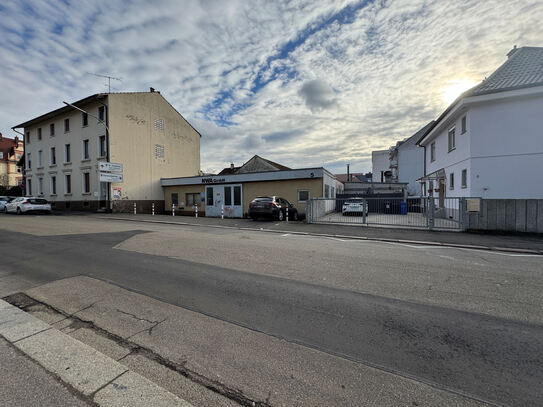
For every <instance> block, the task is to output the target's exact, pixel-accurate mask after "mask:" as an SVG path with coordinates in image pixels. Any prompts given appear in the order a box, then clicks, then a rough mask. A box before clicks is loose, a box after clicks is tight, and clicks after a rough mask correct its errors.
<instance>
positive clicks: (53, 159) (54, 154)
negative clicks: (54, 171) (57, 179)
mask: <svg viewBox="0 0 543 407" xmlns="http://www.w3.org/2000/svg"><path fill="white" fill-rule="evenodd" d="M56 164H57V152H56V148H55V147H51V165H56Z"/></svg>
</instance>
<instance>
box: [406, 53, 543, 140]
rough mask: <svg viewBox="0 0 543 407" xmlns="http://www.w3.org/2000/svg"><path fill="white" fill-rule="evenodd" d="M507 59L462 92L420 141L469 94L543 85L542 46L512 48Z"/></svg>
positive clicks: (480, 94)
mask: <svg viewBox="0 0 543 407" xmlns="http://www.w3.org/2000/svg"><path fill="white" fill-rule="evenodd" d="M507 57H508V59H507V60H506V61H505V62H504V63H503V64H502V65H501V66H500V67H499V68H498V69H496V70H495V71H494V72H493V73H492V74H491V75H490V76H489V77H488V78H486V79H485V80H483V82H481V83H480V84H479V85H476V86H474V87H473V88H471V89H469V90H467V91H465V92H464V93H462V94H461V95H460V96H458V98H456V100H455V101H454V102H453V103H452V104H451V105H450V106H449V107H447V109H445V111H444V112H443V113H442V114H441V115H440V116H439V117H438V118H437V120H436V121H435V122H434V123H433V125H431V126H429V127H428V128H427V129H426V131H425V132H424V133H423V134H422V135H421V136H420V138H419V140H418V141H417V144H418V143H420V142H421V141H422V140H423V139H424V138H425V137H426V136H427V135H428V134H429V133H430V132H431V131H432V130H433V129H434V128H435V127H436V126H437V125H438V124H439V123H440V122H441V120H443V119H444V118H445V117H446V116H447V114H448V113H449V112H450V111H451V110H452V109H453V108H454V107H455V106H456V105H457V104H458V103H459V102H460V101H461V100H462V99H465V98H467V97H471V96H482V95H488V94H491V93H498V92H506V91H511V90H517V89H524V88H531V87H535V86H543V47H521V48H517V47H516V46H515V48H513V49H512V50H511V51H509V52H508V53H507Z"/></svg>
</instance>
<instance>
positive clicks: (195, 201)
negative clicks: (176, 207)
mask: <svg viewBox="0 0 543 407" xmlns="http://www.w3.org/2000/svg"><path fill="white" fill-rule="evenodd" d="M185 201H186V202H187V207H191V206H195V205H196V206H200V194H194V193H190V194H185Z"/></svg>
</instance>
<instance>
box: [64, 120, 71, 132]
mask: <svg viewBox="0 0 543 407" xmlns="http://www.w3.org/2000/svg"><path fill="white" fill-rule="evenodd" d="M69 131H70V119H64V133H68V132H69Z"/></svg>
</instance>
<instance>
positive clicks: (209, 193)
mask: <svg viewBox="0 0 543 407" xmlns="http://www.w3.org/2000/svg"><path fill="white" fill-rule="evenodd" d="M206 205H207V206H213V188H207V189H206Z"/></svg>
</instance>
